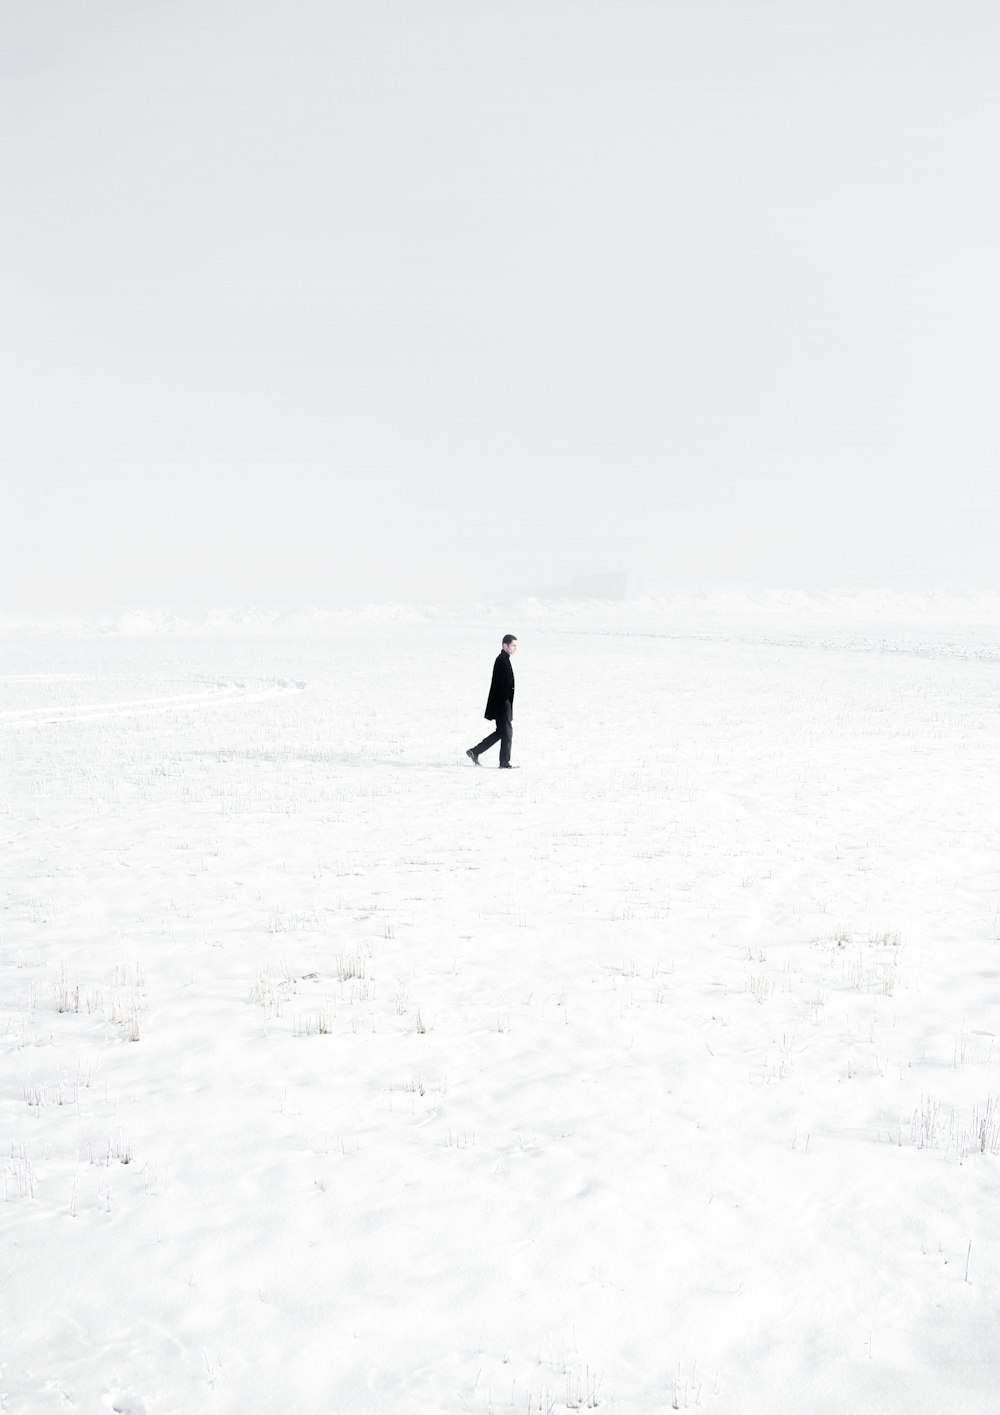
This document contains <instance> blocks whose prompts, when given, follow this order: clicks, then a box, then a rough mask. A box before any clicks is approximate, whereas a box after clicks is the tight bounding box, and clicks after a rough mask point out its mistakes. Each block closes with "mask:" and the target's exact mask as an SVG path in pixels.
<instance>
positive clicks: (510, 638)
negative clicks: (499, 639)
mask: <svg viewBox="0 0 1000 1415" xmlns="http://www.w3.org/2000/svg"><path fill="white" fill-rule="evenodd" d="M503 651H504V653H517V635H516V634H504V636H503Z"/></svg>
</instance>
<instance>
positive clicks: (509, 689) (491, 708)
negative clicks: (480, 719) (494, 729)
mask: <svg viewBox="0 0 1000 1415" xmlns="http://www.w3.org/2000/svg"><path fill="white" fill-rule="evenodd" d="M507 700H509V701H510V705H511V707H512V708H513V706H514V665H513V664H512V663H511V661H510V654H509V653H504V651H503V649H501V650H500V652H499V653H498V654H497V661H496V663H494V665H493V682H492V683H491V684H490V695H489V697H488V698H487V699H486V711H485V712H484V713H483V716H484V717H488V718H489V719H490V721H491V722H496V720H497V718H498V717H499V716H500V714H501V712H502V711H503V705H504V702H505V701H507Z"/></svg>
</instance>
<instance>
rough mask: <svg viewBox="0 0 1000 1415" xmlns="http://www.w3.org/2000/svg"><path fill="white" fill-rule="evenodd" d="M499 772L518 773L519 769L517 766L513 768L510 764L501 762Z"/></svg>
mask: <svg viewBox="0 0 1000 1415" xmlns="http://www.w3.org/2000/svg"><path fill="white" fill-rule="evenodd" d="M497 770H498V771H517V767H516V766H511V764H510V762H501V763H500V765H499V767H498V768H497Z"/></svg>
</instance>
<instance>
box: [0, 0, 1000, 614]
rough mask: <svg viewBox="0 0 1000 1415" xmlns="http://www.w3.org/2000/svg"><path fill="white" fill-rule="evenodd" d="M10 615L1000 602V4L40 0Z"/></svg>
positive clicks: (9, 167) (4, 84)
mask: <svg viewBox="0 0 1000 1415" xmlns="http://www.w3.org/2000/svg"><path fill="white" fill-rule="evenodd" d="M2 16H3V39H2V44H3V52H2V69H0V128H2V139H0V142H2V157H3V170H2V173H0V179H2V191H3V197H2V204H3V219H2V222H0V289H2V299H3V310H2V324H0V344H2V354H0V358H2V366H0V383H2V394H0V397H2V409H0V411H2V424H0V455H2V466H3V475H4V493H3V507H4V513H3V519H4V530H5V535H4V538H3V540H4V555H3V557H2V558H0V563H2V571H0V603H2V604H3V605H6V606H7V607H16V608H28V607H52V608H55V607H68V606H73V605H77V606H79V605H83V604H86V605H88V606H93V607H98V606H107V605H112V604H114V605H120V604H139V603H161V602H163V603H171V604H176V605H178V606H180V605H188V604H194V603H230V602H242V601H254V602H259V603H267V604H279V603H280V604H285V603H287V604H293V603H298V602H301V601H305V600H309V601H314V602H317V603H321V604H332V603H338V602H343V601H355V600H359V599H360V600H364V599H378V598H412V599H426V598H445V599H458V598H461V597H463V596H470V597H473V598H481V597H483V596H485V595H489V594H491V593H498V594H500V593H503V594H518V593H528V592H530V591H531V590H532V589H534V588H536V587H538V586H540V585H548V584H553V583H556V582H559V581H560V580H563V579H566V578H568V577H570V576H572V575H574V574H577V573H583V572H590V571H598V570H605V569H631V570H635V571H644V572H645V573H646V574H647V575H649V576H651V577H653V578H654V579H657V580H662V581H675V582H699V583H708V582H713V581H724V582H730V583H731V582H739V581H743V582H751V583H758V584H782V583H798V584H805V585H811V584H823V583H887V584H892V583H896V584H931V585H936V584H941V585H966V584H970V585H971V584H976V585H994V586H1000V571H998V569H997V561H996V554H995V543H996V541H997V531H998V525H1000V476H998V472H1000V456H998V453H1000V429H998V412H997V409H998V407H1000V401H998V395H1000V378H998V367H1000V356H998V347H1000V338H998V333H997V331H998V330H1000V267H998V251H1000V241H998V237H1000V195H998V193H1000V184H998V181H997V172H998V170H1000V163H998V153H1000V141H998V140H1000V92H998V85H997V81H996V75H997V73H1000V43H998V39H1000V8H998V7H997V5H996V4H995V0H981V3H980V2H979V0H947V3H945V0H937V3H933V4H928V3H921V0H903V2H901V3H896V0H830V2H829V3H827V2H826V0H795V2H794V3H792V0H789V3H765V2H764V0H733V2H732V3H722V0H683V3H681V2H679V0H678V2H676V3H675V0H660V3H637V0H564V3H554V2H553V0H504V3H499V0H438V3H430V0H427V3H419V0H411V2H410V3H401V2H397V0H365V2H364V3H338V2H337V0H272V3H263V0H226V3H224V2H223V0H173V3H169V4H168V3H162V0H159V2H158V3H154V2H153V0H107V2H106V3H98V0H3V3H2Z"/></svg>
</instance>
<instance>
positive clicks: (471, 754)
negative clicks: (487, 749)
mask: <svg viewBox="0 0 1000 1415" xmlns="http://www.w3.org/2000/svg"><path fill="white" fill-rule="evenodd" d="M465 755H466V756H467V757H468V758H469V761H470V762H471V763H472V765H473V766H478V765H479V754H478V752H476V751H475V749H474V748H472V747H470V748H469V750H468V751H467V752H466V754H465Z"/></svg>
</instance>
